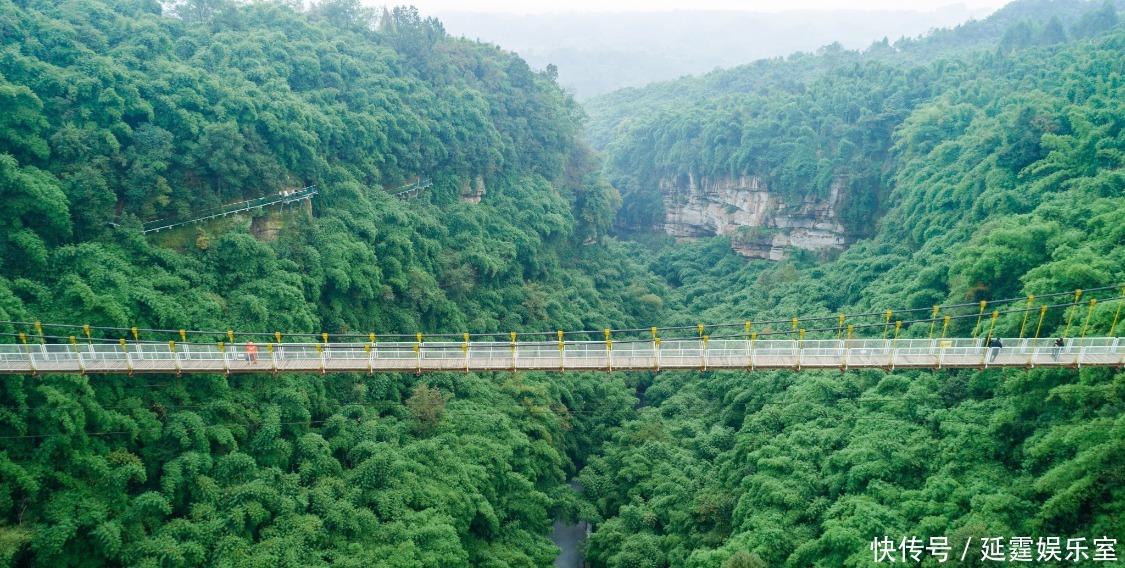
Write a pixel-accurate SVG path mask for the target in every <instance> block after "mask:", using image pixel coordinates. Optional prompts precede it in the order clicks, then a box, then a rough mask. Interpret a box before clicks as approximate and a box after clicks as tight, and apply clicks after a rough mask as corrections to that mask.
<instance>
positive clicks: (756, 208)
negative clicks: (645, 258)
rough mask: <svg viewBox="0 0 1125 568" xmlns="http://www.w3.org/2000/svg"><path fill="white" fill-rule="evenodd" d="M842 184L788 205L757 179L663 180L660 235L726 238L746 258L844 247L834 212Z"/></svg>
mask: <svg viewBox="0 0 1125 568" xmlns="http://www.w3.org/2000/svg"><path fill="white" fill-rule="evenodd" d="M841 186H842V182H840V181H837V182H835V183H833V184H832V188H831V191H830V194H829V196H828V197H827V198H826V199H816V198H814V197H809V198H806V199H805V200H804V201H803V202H801V203H800V204H799V205H796V206H793V205H789V204H786V203H785V201H784V200H783V199H781V198H780V196H778V195H776V194H773V193H771V192H770V191H769V189H768V188H767V187H766V185H765V183H764V181H763V180H762V179H761V178H758V177H757V176H742V177H738V178H727V177H722V178H714V179H708V178H703V179H699V180H697V179H695V178H694V177H689V179H688V183H687V186H686V187H685V186H684V184H683V183H675V182H671V181H662V182H661V183H660V190H661V192H662V193H663V195H664V210H665V216H664V232H666V233H668V234H669V235H674V236H677V237H684V238H697V237H710V236H715V235H728V236H730V237H731V243H732V245H733V247H734V249H735V250H736V251H738V252H739V253H740V254H742V255H743V256H746V257H749V258H764V259H769V260H781V259H783V258H785V250H786V249H787V248H788V247H795V248H800V249H808V250H824V249H842V248H844V247H845V246H846V245H847V244H848V242H849V241H848V237H847V234H846V231H845V230H844V227H843V225H841V224H840V222H839V220H838V218H837V215H836V208H837V205H838V204H839V201H840V190H841Z"/></svg>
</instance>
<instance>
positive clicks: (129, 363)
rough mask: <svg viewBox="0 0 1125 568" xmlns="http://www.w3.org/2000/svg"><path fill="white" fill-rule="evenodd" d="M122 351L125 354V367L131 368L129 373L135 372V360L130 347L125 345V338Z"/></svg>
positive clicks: (122, 340)
mask: <svg viewBox="0 0 1125 568" xmlns="http://www.w3.org/2000/svg"><path fill="white" fill-rule="evenodd" d="M121 352H122V353H124V354H125V368H126V369H129V374H130V375H132V374H133V360H132V359H131V358H130V357H129V348H128V347H127V346H126V345H125V340H124V339H121Z"/></svg>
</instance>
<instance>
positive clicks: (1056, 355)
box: [1051, 337, 1066, 361]
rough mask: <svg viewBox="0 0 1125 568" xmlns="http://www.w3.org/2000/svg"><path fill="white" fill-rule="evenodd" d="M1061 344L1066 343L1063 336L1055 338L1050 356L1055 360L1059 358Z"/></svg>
mask: <svg viewBox="0 0 1125 568" xmlns="http://www.w3.org/2000/svg"><path fill="white" fill-rule="evenodd" d="M1063 345H1066V342H1065V341H1063V338H1061V337H1060V338H1058V339H1056V340H1055V347H1054V348H1053V349H1051V356H1052V357H1054V358H1055V361H1058V360H1059V354H1061V353H1062V348H1063Z"/></svg>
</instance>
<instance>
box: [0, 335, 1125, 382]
mask: <svg viewBox="0 0 1125 568" xmlns="http://www.w3.org/2000/svg"><path fill="white" fill-rule="evenodd" d="M1001 343H1002V344H1003V347H1002V348H999V349H997V348H994V347H988V346H987V345H986V342H985V340H984V339H982V338H975V339H852V340H804V341H802V340H757V341H754V340H752V339H750V340H729V339H727V340H711V341H708V340H707V339H705V338H703V339H665V340H663V341H643V340H638V341H620V342H609V341H605V342H603V341H565V342H515V343H506V342H500V341H474V342H467V343H458V342H375V343H369V342H368V343H265V344H261V345H258V344H249V343H246V344H243V343H233V344H226V345H223V344H219V343H190V342H185V343H175V342H145V341H125V340H122V341H120V342H119V343H96V342H91V343H83V342H76V343H71V344H65V343H64V344H53V343H25V344H4V345H0V374H13V373H33V374H34V373H82V374H88V373H130V374H131V373H224V374H230V373H272V372H286V373H291V372H307V373H333V372H365V373H374V372H413V373H423V372H439V371H444V372H457V371H461V372H473V371H638V370H645V371H658V370H673V369H688V370H700V371H706V370H719V369H741V370H758V369H761V370H766V369H794V370H801V369H841V370H847V369H888V370H893V369H900V368H901V369H907V368H915V369H942V368H980V369H985V368H993V367H1088V366H1101V367H1106V366H1111V367H1119V366H1122V365H1123V363H1125V340H1123V338H1119V337H1087V338H1081V339H1079V338H1072V339H1067V340H1066V342H1065V345H1064V346H1062V347H1056V346H1055V345H1054V340H1053V339H1017V338H1011V339H1001ZM248 348H249V350H250V351H251V352H248V351H247V350H248ZM259 348H260V349H259Z"/></svg>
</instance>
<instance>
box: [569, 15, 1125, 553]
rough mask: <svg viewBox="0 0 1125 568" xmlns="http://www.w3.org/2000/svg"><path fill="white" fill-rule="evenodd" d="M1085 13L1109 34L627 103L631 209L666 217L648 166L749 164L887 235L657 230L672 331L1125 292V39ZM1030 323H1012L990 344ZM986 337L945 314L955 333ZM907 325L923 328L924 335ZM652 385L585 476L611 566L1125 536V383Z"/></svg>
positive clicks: (1109, 373) (1051, 329) (1054, 328)
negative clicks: (758, 239) (751, 238)
mask: <svg viewBox="0 0 1125 568" xmlns="http://www.w3.org/2000/svg"><path fill="white" fill-rule="evenodd" d="M1027 7H1028V5H1026V4H1025V5H1022V6H1021V5H1020V4H1019V3H1017V4H1014V5H1012V6H1009V8H1008V10H1018V9H1022V8H1027ZM1086 8H1087V9H1088V10H1091V12H1088V13H1093V14H1097V16H1096V17H1093V16H1091V17H1086V16H1081V17H1079V18H1078V20H1076V21H1078V22H1085V23H1086V24H1083V25H1089V24H1091V23H1093V22H1096V23H1097V24H1098V25H1099V26H1101V27H1100V28H1099V29H1100V30H1101V31H1099V32H1098V33H1094V34H1086V32H1083V31H1081V30H1088V29H1090V28H1084V27H1081V26H1079V25H1078V24H1077V23H1076V24H1072V26H1071V27H1069V28H1067V27H1065V26H1063V27H1062V29H1064V30H1065V33H1064V34H1063V36H1061V37H1060V36H1057V35H1056V36H1055V37H1057V38H1058V40H1057V41H1047V40H1045V39H1042V40H1035V39H1034V38H1045V37H1047V35H1045V34H1055V33H1056V32H1057V30H1056V32H1051V31H1050V30H1051V29H1054V26H1053V25H1050V26H1049V27H1048V26H1040V27H1037V26H1036V25H1035V24H1033V23H1031V21H1030V20H1026V21H1017V22H1014V23H1013V24H1012V26H1011V27H1010V28H1008V29H1007V31H1005V32H1004V33H1003V34H1002V35H1000V36H999V38H998V41H997V43H996V44H994V45H991V46H985V47H984V48H982V49H979V50H977V51H974V52H972V53H970V54H967V55H966V54H964V53H954V54H950V55H949V56H946V57H939V58H936V59H935V60H934V61H932V62H929V63H924V64H921V65H915V66H905V67H904V66H901V65H898V64H891V63H888V62H881V61H877V60H876V61H862V60H860V59H862V58H860V57H859V56H858V55H857V54H850V55H847V56H846V57H843V59H844V60H845V61H844V62H843V63H842V64H833V61H834V58H837V55H834V54H832V53H822V54H820V55H818V56H816V57H815V58H812V57H809V58H808V59H809V60H808V61H805V60H798V61H796V62H792V63H789V62H767V63H763V64H761V67H762V68H766V67H775V68H776V70H777V76H778V77H784V76H785V75H786V73H785V72H784V71H785V69H787V65H790V64H792V65H794V66H795V68H796V69H797V70H798V71H799V70H800V69H802V68H814V67H823V68H824V69H823V70H822V71H821V72H820V74H819V75H818V76H817V77H815V78H812V79H810V80H808V81H805V82H799V83H795V84H794V83H787V82H786V81H785V80H780V79H779V80H776V81H775V80H770V79H762V81H763V86H762V87H761V89H759V90H757V91H756V92H753V93H750V94H746V95H729V94H723V93H718V94H717V96H715V97H714V98H705V99H704V100H702V101H701V102H698V103H696V104H691V105H686V106H685V107H684V108H681V109H676V110H669V109H665V110H660V109H655V110H654V109H653V108H652V107H649V108H647V109H646V108H645V107H643V106H642V107H639V108H638V109H636V110H637V111H638V114H641V115H642V116H639V117H637V118H635V119H633V120H632V121H631V122H630V123H628V124H625V125H623V126H622V128H621V129H620V130H618V131H617V133H616V135H615V138H614V139H613V140H612V141H611V142H610V144H609V150H608V153H609V156H610V162H609V166H608V169H609V171H610V172H612V174H613V176H614V178H615V179H617V180H624V181H625V183H623V184H622V190H623V193H624V205H623V207H622V212H623V215H626V216H634V217H636V216H641V215H657V214H658V212H657V211H655V210H654V206H653V203H654V201H653V198H652V193H651V192H653V191H655V188H653V187H652V185H651V180H652V178H653V177H654V176H660V175H669V174H671V175H677V174H683V173H685V172H692V173H696V174H704V175H706V174H714V173H720V172H725V173H727V174H736V175H737V174H739V173H744V172H751V173H757V174H759V175H762V176H763V177H767V178H768V179H770V180H771V182H772V183H773V184H775V187H777V188H779V191H781V192H789V193H788V194H791V195H798V196H802V195H805V194H806V193H805V192H816V191H822V190H823V187H824V185H823V181H822V180H824V179H825V178H826V177H831V176H838V175H839V176H846V177H847V179H848V180H849V185H848V188H849V191H850V192H852V200H853V203H857V204H862V206H861V209H859V210H858V211H857V213H863V214H864V215H861V216H860V217H856V218H866V219H867V221H865V222H868V223H870V225H869V227H868V231H869V232H870V233H869V234H871V235H872V236H870V237H869V238H865V239H860V240H859V241H858V242H857V243H856V244H855V245H853V246H851V247H850V248H849V249H848V250H846V251H844V252H843V253H841V254H839V255H838V257H835V258H832V257H829V258H823V257H821V256H819V255H815V254H809V253H801V252H800V251H796V252H794V253H793V254H791V255H790V257H789V258H788V259H787V260H785V261H783V262H780V263H771V262H766V261H752V262H749V263H747V262H746V261H745V260H744V259H743V258H741V257H740V256H738V255H737V254H735V253H734V252H732V250H731V248H730V243H729V242H728V241H727V240H725V239H720V238H715V239H703V240H700V241H698V242H694V243H681V244H673V243H670V242H662V241H661V240H660V239H659V238H651V237H650V238H648V239H646V240H645V243H646V244H645V246H643V247H642V246H640V245H634V248H635V251H636V254H637V255H638V257H641V258H645V257H647V258H649V263H650V264H649V266H650V268H651V269H652V270H653V272H655V273H657V274H659V275H660V276H662V277H663V278H664V279H665V281H666V282H668V283H669V284H670V285H671V286H673V287H674V291H673V294H672V299H673V300H680V301H682V302H683V312H682V313H681V314H677V315H673V316H672V317H673V320H672V321H671V322H669V323H674V324H680V325H692V324H694V323H697V322H718V321H724V322H726V321H740V320H742V319H745V320H756V321H761V320H778V319H784V318H787V317H791V316H794V315H798V314H800V315H804V316H810V315H834V314H855V313H859V312H869V311H873V310H880V309H887V308H922V309H927V308H930V307H931V306H937V305H949V304H954V303H961V302H974V301H978V300H982V299H995V298H1013V297H1014V298H1018V297H1021V296H1027V295H1031V294H1037V295H1041V294H1044V293H1046V292H1051V291H1058V290H1067V289H1070V290H1073V289H1077V288H1090V287H1095V286H1101V285H1106V284H1111V283H1121V282H1123V281H1125V269H1123V266H1125V264H1123V261H1125V241H1123V240H1122V235H1123V233H1122V230H1121V227H1122V223H1123V221H1125V218H1123V217H1122V211H1125V177H1122V173H1121V172H1122V167H1123V166H1125V122H1123V120H1122V118H1123V117H1125V107H1123V106H1122V101H1123V100H1125V84H1123V82H1122V76H1123V75H1125V56H1123V55H1122V54H1123V53H1125V32H1123V31H1121V28H1120V27H1119V26H1118V27H1117V28H1116V29H1113V27H1114V25H1115V22H1116V18H1117V14H1116V13H1115V12H1114V11H1113V6H1112V5H1110V4H1090V5H1086ZM1046 15H1047V17H1048V19H1047V22H1048V24H1049V23H1050V22H1051V21H1054V20H1052V19H1050V14H1049V13H1048V14H1046ZM1014 37H1022V38H1030V39H1028V40H1026V41H1021V42H1016V43H1013V42H1014V41H1015V40H1013V39H1012V38H1014ZM837 60H838V58H837ZM750 71H752V69H751V70H748V72H750ZM731 77H733V75H731ZM703 85H706V82H703ZM691 88H692V87H686V89H687V90H690V89H691ZM700 88H701V89H703V88H704V87H702V86H700ZM657 98H658V97H657ZM591 104H593V103H591ZM646 112H648V113H649V114H647V115H645V114H644V113H646ZM646 192H649V193H648V194H647V195H646ZM656 199H657V200H658V199H659V194H658V193H657V197H656ZM672 305H676V302H672ZM1116 308H1117V305H1116V302H1114V303H1109V304H1108V305H1104V304H1098V305H1097V306H1094V308H1093V311H1092V314H1091V317H1090V318H1089V322H1088V325H1089V328H1088V329H1089V330H1090V333H1091V334H1098V335H1103V334H1114V335H1121V333H1122V332H1123V331H1125V325H1123V324H1122V323H1121V322H1120V320H1117V319H1115V310H1116ZM1083 315H1084V312H1083ZM1115 322H1116V323H1117V325H1116V328H1115V329H1111V327H1113V324H1114V323H1115ZM1066 323H1067V322H1066V318H1065V315H1064V313H1062V311H1061V310H1054V311H1052V312H1051V313H1050V314H1049V315H1048V316H1047V317H1046V319H1045V320H1044V322H1043V324H1042V329H1041V330H1039V329H1035V333H1041V337H1055V336H1061V335H1063V334H1064V333H1065V332H1066ZM1021 326H1022V321H1021V317H1020V315H1019V314H1011V315H1006V316H1001V317H1000V318H999V319H998V320H997V324H996V329H995V334H996V335H998V336H1003V337H1015V336H1016V335H1017V334H1019V333H1021ZM972 328H973V322H972V321H968V322H967V323H965V322H962V323H961V324H958V323H957V322H954V324H953V325H952V326H951V328H950V330H949V335H951V336H966V335H969V334H971V333H972V331H973V330H972ZM904 329H905V331H904V336H910V337H926V335H927V331H928V330H929V326H928V325H925V326H914V327H912V328H904ZM1031 333H1032V328H1030V327H1029V328H1028V329H1027V330H1026V334H1027V335H1030V334H1031ZM1070 333H1071V335H1075V334H1077V331H1076V330H1072V331H1071V332H1070ZM642 386H646V387H647V389H646V390H645V392H644V396H643V399H644V401H645V405H646V408H645V409H642V410H641V411H640V413H639V415H638V416H636V417H634V418H633V419H631V420H629V421H627V422H626V424H625V425H624V427H623V428H622V430H621V431H620V432H619V433H618V434H617V435H616V437H615V438H614V443H613V444H611V445H610V446H608V447H607V449H606V451H604V452H603V453H602V454H601V455H599V456H597V457H595V458H593V459H591V460H590V465H589V466H588V467H587V468H586V469H585V470H583V472H582V474H581V476H580V479H581V481H582V482H583V484H584V485H585V487H586V488H587V496H588V498H589V499H591V500H593V502H594V503H595V504H596V506H597V508H598V510H599V512H600V515H601V516H602V519H601V520H602V523H601V524H600V526H599V528H598V530H597V531H596V532H595V533H594V535H593V537H592V540H591V542H590V545H589V558H590V559H591V560H592V561H593V562H594V564H595V565H596V566H615V567H616V566H699V567H702V566H709V567H716V568H717V567H719V566H723V567H732V566H814V565H815V566H841V565H844V566H863V565H871V564H872V561H873V554H872V551H871V549H870V548H869V546H870V544H871V541H872V539H873V538H875V537H881V536H883V535H887V536H889V537H890V538H892V539H896V542H897V539H901V538H902V537H907V538H909V537H911V536H917V537H919V538H921V539H923V540H924V541H925V542H928V538H929V537H932V536H938V537H947V538H948V539H949V541H950V542H951V543H957V544H956V546H959V547H964V546H965V542H966V540H967V539H969V538H972V539H973V540H972V541H971V543H972V544H971V548H970V550H969V559H970V561H969V562H968V564H969V565H982V566H983V565H989V563H988V562H987V561H982V553H981V542H982V541H981V540H980V539H982V538H987V537H1001V538H1002V541H1003V543H1004V544H1005V545H1008V544H1010V541H1009V540H1008V539H1009V538H1011V537H1017V536H1031V537H1034V538H1038V537H1040V536H1059V537H1062V539H1063V542H1066V541H1067V539H1068V538H1079V537H1082V538H1085V539H1086V542H1092V539H1095V538H1102V537H1103V536H1104V537H1108V538H1115V539H1117V542H1118V543H1120V542H1122V540H1121V539H1122V535H1125V514H1123V511H1125V478H1123V477H1122V469H1121V466H1120V463H1121V459H1122V457H1125V373H1121V372H1120V371H1119V370H1113V369H1081V370H1073V369H1067V370H1045V369H1034V370H1003V371H1001V370H990V371H983V372H976V371H953V372H944V371H943V372H911V371H901V370H897V371H894V372H891V373H886V372H858V373H857V372H849V373H845V374H840V373H820V372H801V373H799V374H797V373H792V372H766V373H762V372H759V373H752V374H749V375H747V374H745V373H727V372H716V373H703V374H699V373H692V374H686V373H662V374H660V375H658V376H656V377H654V378H652V379H651V381H646V382H644V384H643V385H642ZM957 550H958V551H960V548H958V549H957ZM1117 550H1118V553H1117V557H1118V558H1120V557H1121V553H1120V550H1121V545H1120V544H1118V545H1117ZM1010 552H1012V551H1011V550H1008V549H1005V552H1004V554H1008V553H1010ZM1088 553H1089V554H1090V557H1091V558H1092V557H1093V554H1092V549H1091V551H1088ZM959 554H960V553H959V552H958V555H959ZM924 556H926V557H927V559H926V560H925V562H923V563H921V565H925V566H929V565H934V566H936V565H938V564H937V561H936V559H934V558H932V557H929V555H928V554H927V555H924ZM1032 557H1033V558H1037V556H1036V555H1035V554H1032ZM1085 562H1086V563H1088V564H1091V565H1092V561H1090V560H1088V559H1087V560H1085ZM884 563H886V562H885V561H884ZM1063 564H1064V562H1052V561H1048V562H1045V563H1043V565H1063ZM1065 564H1066V565H1072V564H1073V562H1066V563H1065ZM1099 564H1100V563H1099Z"/></svg>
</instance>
